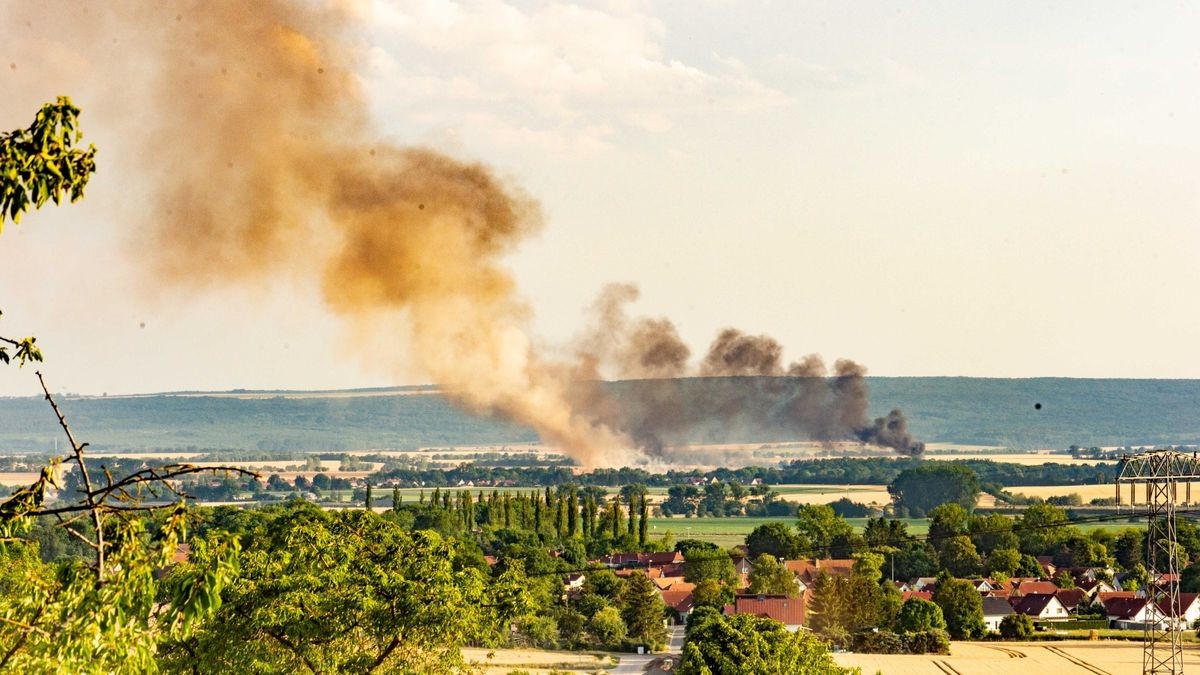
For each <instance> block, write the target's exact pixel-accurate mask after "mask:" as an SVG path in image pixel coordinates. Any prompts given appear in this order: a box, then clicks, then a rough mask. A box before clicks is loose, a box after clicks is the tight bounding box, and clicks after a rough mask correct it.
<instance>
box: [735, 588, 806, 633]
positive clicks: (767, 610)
mask: <svg viewBox="0 0 1200 675" xmlns="http://www.w3.org/2000/svg"><path fill="white" fill-rule="evenodd" d="M804 604H805V603H804V598H803V597H800V598H789V597H787V596H786V595H738V596H736V597H735V598H734V600H733V604H732V605H726V606H725V609H726V612H727V613H729V614H753V615H754V616H762V617H766V618H768V619H774V620H776V621H778V622H780V623H782V624H784V625H786V626H800V625H803V624H804Z"/></svg>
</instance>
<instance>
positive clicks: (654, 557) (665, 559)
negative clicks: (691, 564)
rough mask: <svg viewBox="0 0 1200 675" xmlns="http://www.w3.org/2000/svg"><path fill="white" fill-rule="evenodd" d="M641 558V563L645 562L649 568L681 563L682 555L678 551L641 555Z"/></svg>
mask: <svg viewBox="0 0 1200 675" xmlns="http://www.w3.org/2000/svg"><path fill="white" fill-rule="evenodd" d="M641 558H642V562H645V563H646V564H647V565H649V566H650V567H662V566H663V565H673V564H676V563H682V562H683V554H682V553H680V552H679V551H665V552H659V553H643V554H641Z"/></svg>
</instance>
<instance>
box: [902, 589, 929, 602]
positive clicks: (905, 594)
mask: <svg viewBox="0 0 1200 675" xmlns="http://www.w3.org/2000/svg"><path fill="white" fill-rule="evenodd" d="M909 598H920V599H921V600H930V601H932V600H933V592H932V591H901V592H900V599H901V601H904V600H908V599H909Z"/></svg>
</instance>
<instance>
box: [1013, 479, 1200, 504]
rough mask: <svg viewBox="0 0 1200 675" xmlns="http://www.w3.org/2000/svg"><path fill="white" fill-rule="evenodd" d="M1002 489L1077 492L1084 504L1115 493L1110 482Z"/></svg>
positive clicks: (1049, 494) (1042, 494) (1125, 497)
mask: <svg viewBox="0 0 1200 675" xmlns="http://www.w3.org/2000/svg"><path fill="white" fill-rule="evenodd" d="M1004 489H1005V490H1006V491H1008V492H1011V493H1013V494H1022V495H1026V496H1028V497H1041V498H1043V499H1045V498H1046V497H1059V496H1063V495H1069V494H1072V493H1079V496H1080V497H1082V498H1083V503H1084V504H1086V503H1088V502H1089V501H1091V500H1093V499H1097V498H1102V497H1110V498H1111V497H1113V496H1114V495H1115V494H1116V493H1115V492H1114V490H1113V486H1112V485H1110V484H1104V485H1014V486H1012V487H1006V488H1004ZM1180 492H1181V494H1180V496H1181V497H1182V496H1183V495H1182V490H1181V491H1180ZM1196 496H1197V497H1198V498H1200V490H1198V491H1197V492H1196ZM1122 499H1123V500H1124V501H1128V500H1129V490H1128V488H1126V490H1125V492H1124V494H1123V495H1122Z"/></svg>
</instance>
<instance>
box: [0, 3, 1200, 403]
mask: <svg viewBox="0 0 1200 675" xmlns="http://www.w3.org/2000/svg"><path fill="white" fill-rule="evenodd" d="M301 4H303V3H301ZM370 21H371V23H372V28H371V31H370V39H369V42H370V44H369V45H365V48H366V49H368V52H367V56H366V58H365V59H364V66H363V69H362V73H361V75H362V77H363V79H364V86H365V87H366V89H367V91H368V92H369V95H370V96H371V99H372V107H373V110H374V115H375V120H376V122H377V124H378V125H379V126H380V128H381V130H382V131H383V132H384V133H386V134H387V135H389V136H390V137H392V138H394V139H396V140H400V141H402V142H413V143H423V144H429V145H433V146H435V147H438V148H441V149H443V150H446V151H448V152H450V153H451V154H454V155H455V156H459V157H464V158H478V159H482V160H484V161H486V162H488V163H489V164H491V165H493V166H494V167H496V168H497V169H498V170H499V171H500V172H502V173H503V174H504V175H506V176H509V177H511V178H512V179H513V180H514V181H516V182H518V183H519V184H521V185H523V186H524V187H525V189H526V190H528V191H529V192H530V193H531V194H533V195H534V196H536V197H537V198H538V199H539V200H540V201H541V202H542V204H543V206H544V208H545V211H546V214H547V227H546V228H545V230H544V232H543V233H542V234H541V235H540V236H539V237H538V238H536V239H535V240H532V241H530V242H528V243H527V244H526V245H525V246H524V247H523V248H522V249H521V250H520V251H519V252H518V253H516V254H515V255H513V256H512V257H511V258H510V260H509V263H510V266H511V269H512V270H513V271H514V273H515V275H516V276H517V278H518V281H519V283H520V286H521V289H522V292H523V294H524V295H525V296H526V297H527V299H528V301H529V303H530V304H531V306H532V308H533V310H534V313H535V315H534V318H533V319H532V330H533V332H534V333H535V334H536V335H538V336H539V337H540V338H542V339H544V340H545V341H546V342H547V343H549V344H564V343H566V342H567V341H569V339H570V338H571V337H572V336H573V335H575V334H576V333H577V331H578V330H579V329H580V327H581V324H582V323H583V321H584V314H583V309H584V308H585V306H586V305H588V304H589V303H590V302H591V300H592V299H593V297H594V296H595V295H596V293H597V292H598V291H599V289H600V288H601V287H602V286H603V285H604V284H605V283H607V282H610V281H628V282H634V283H637V284H638V285H639V286H640V287H641V289H642V299H641V300H640V301H639V302H638V303H637V305H636V306H635V308H636V310H637V311H638V312H640V313H645V314H649V315H654V316H658V315H665V316H669V317H671V318H672V319H674V320H675V321H676V322H677V324H678V325H679V328H680V332H681V334H682V335H683V337H684V338H685V339H686V340H687V341H688V342H689V343H690V344H691V345H692V347H693V352H702V351H703V350H704V349H705V348H706V347H707V345H708V343H709V342H710V341H711V340H712V338H713V337H714V335H715V334H716V332H717V331H718V330H719V329H721V328H723V327H726V326H737V327H739V328H742V329H743V330H746V331H749V332H753V333H760V332H761V333H767V334H770V335H773V336H775V337H776V338H778V339H779V340H780V341H781V342H783V343H784V345H785V346H786V349H787V352H786V356H787V357H788V358H797V357H800V356H803V355H804V354H807V353H810V352H819V353H821V354H823V355H825V356H826V357H827V358H829V359H833V358H838V357H847V358H852V359H855V360H858V361H861V362H862V363H864V364H866V366H867V367H868V368H869V370H870V373H871V374H875V375H977V376H1077V377H1200V358H1198V357H1197V347H1198V346H1200V318H1198V315H1197V307H1196V305H1197V303H1196V301H1195V298H1196V291H1197V288H1198V286H1200V278H1198V275H1197V272H1196V270H1197V265H1196V262H1197V258H1198V256H1200V226H1198V221H1197V215H1198V213H1200V208H1198V207H1200V191H1198V190H1197V188H1196V184H1195V183H1196V178H1197V175H1200V124H1198V121H1200V89H1198V88H1197V86H1196V84H1197V82H1200V41H1198V40H1196V35H1197V34H1198V33H1200V9H1197V8H1196V7H1195V6H1183V5H1178V6H1176V5H1171V6H1168V5H1167V4H1165V3H1153V4H1141V5H1137V6H1135V5H1133V4H1132V3H1103V2H1094V1H1088V2H1075V3H1046V2H1028V3H1025V2H1006V3H993V6H992V7H990V8H989V7H987V6H985V4H984V3H964V2H957V1H956V2H922V3H867V2H860V3H846V2H830V3H813V2H804V3H799V2H777V3H776V2H694V1H693V2H675V3H652V4H643V3H638V2H614V3H599V4H587V5H574V4H539V3H525V2H520V3H506V2H483V3H466V2H463V3H446V2H432V1H430V2H401V1H390V0H380V1H379V2H377V3H375V5H374V6H373V7H372V8H371V10H370ZM22 30H23V28H22V27H21V26H19V25H12V24H0V66H2V67H0V128H15V127H18V126H25V125H27V124H28V123H29V121H30V119H31V116H32V113H33V111H34V110H35V109H36V106H37V105H39V104H40V103H41V102H44V101H47V100H51V99H52V98H53V97H54V96H55V95H57V94H60V93H66V94H71V95H72V96H73V97H74V98H75V100H76V102H77V103H78V104H79V105H80V106H81V107H82V108H83V109H84V111H85V112H84V117H83V120H82V121H83V127H84V130H85V133H86V134H87V136H88V138H89V140H90V141H91V142H93V143H95V144H96V145H97V146H98V147H99V148H100V149H101V155H100V158H99V164H100V169H99V172H98V173H97V174H96V176H95V177H94V179H93V181H92V184H91V186H90V188H89V193H88V196H87V198H86V199H85V200H84V201H83V202H81V203H79V204H75V205H72V206H69V207H62V208H58V209H49V210H45V211H42V212H38V213H36V214H32V215H30V216H29V217H28V218H27V220H26V221H25V222H24V223H23V224H22V225H20V226H12V225H11V224H9V225H7V226H6V227H5V230H4V233H3V234H2V235H0V309H2V310H3V311H4V316H3V318H0V334H4V335H13V334H20V335H24V334H28V333H33V334H36V335H38V336H39V342H40V343H41V344H43V345H44V348H45V350H46V352H47V356H48V358H49V359H50V362H49V363H47V364H46V366H45V371H46V374H47V376H48V377H50V378H51V381H52V382H53V383H54V384H55V385H56V386H57V387H58V388H60V389H66V390H72V391H78V392H83V393H101V392H109V393H131V392H146V391H161V390H173V389H228V388H234V387H246V388H326V387H349V386H370V385H382V384H392V383H400V382H397V381H396V379H395V378H394V377H393V376H392V375H391V374H389V373H383V372H379V371H378V370H377V369H373V368H372V365H371V364H370V363H363V362H362V361H361V360H358V359H355V358H353V357H347V356H342V355H340V354H341V353H342V352H343V350H341V349H339V341H341V340H343V339H346V337H347V336H346V335H345V334H343V332H342V330H341V329H340V328H339V324H338V323H337V322H336V321H335V320H334V319H333V318H331V317H330V316H329V315H328V314H327V313H326V312H325V310H324V309H322V307H321V303H320V301H319V299H318V297H317V294H316V293H315V291H314V289H313V288H310V287H305V286H304V285H302V284H301V285H293V286H285V285H280V286H279V287H275V288H267V289H262V292H261V293H257V294H241V293H233V292H227V291H222V292H212V293H209V294H206V295H201V296H197V297H191V298H181V297H178V296H168V297H162V296H158V295H157V294H156V293H155V292H154V291H155V289H153V288H146V287H145V284H144V283H142V282H139V281H136V280H135V276H134V275H131V274H129V273H128V271H127V270H128V268H129V266H130V262H129V258H128V255H129V254H128V251H129V250H130V244H129V242H130V241H131V240H133V239H134V238H135V237H136V232H135V231H133V230H132V228H130V227H129V226H127V223H126V222H125V219H124V217H123V216H121V215H119V213H123V212H124V209H127V208H129V207H130V204H129V201H130V200H135V199H137V191H136V190H135V189H132V188H131V187H130V186H131V185H136V183H137V180H138V178H137V176H136V175H134V176H131V175H122V172H121V170H118V168H117V165H116V163H115V162H114V161H113V159H114V158H115V157H119V156H120V153H121V152H122V139H121V138H120V137H119V135H118V132H117V129H118V127H120V126H121V122H122V119H123V117H126V116H127V115H128V114H129V111H127V110H123V109H122V106H137V105H138V102H137V101H136V100H129V99H128V98H122V97H119V96H114V95H113V93H114V91H119V89H120V84H121V83H120V82H116V81H112V80H111V79H106V78H105V74H104V73H103V72H100V71H98V70H97V69H95V68H89V65H88V60H87V55H86V54H79V53H76V52H73V51H72V49H71V45H63V44H53V43H46V42H38V41H33V40H29V39H22V35H23V34H22V33H21V31H22ZM114 39H115V38H114ZM146 67H148V68H150V67H153V64H146ZM268 104H269V102H264V105H268ZM133 206H134V207H136V204H133ZM396 348H397V349H401V348H402V346H401V345H400V344H399V343H398V344H397V346H396ZM423 381H424V378H423V377H422V374H421V373H420V370H419V364H413V368H412V374H411V376H410V377H409V378H408V380H407V382H423ZM35 387H36V382H35V381H34V380H33V377H32V373H31V372H18V371H16V370H15V369H6V370H0V395H9V394H13V395H23V394H31V393H33V392H34V391H35Z"/></svg>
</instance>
